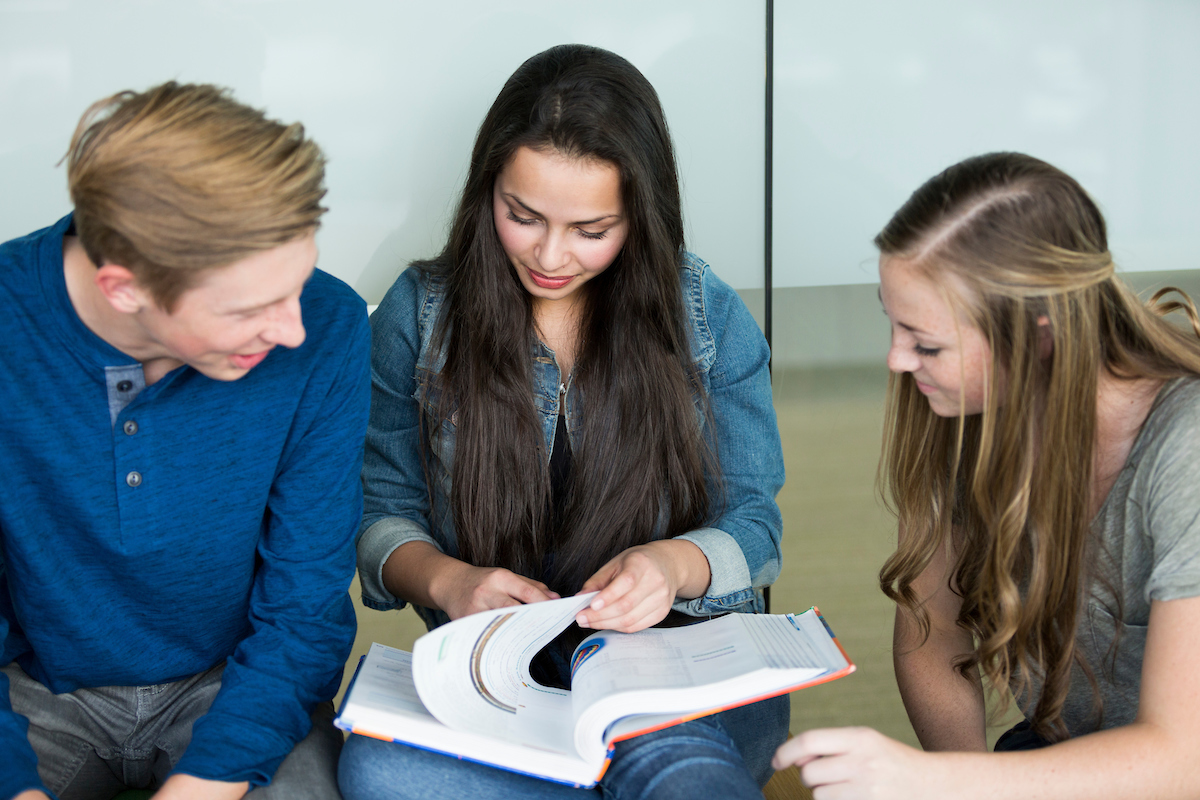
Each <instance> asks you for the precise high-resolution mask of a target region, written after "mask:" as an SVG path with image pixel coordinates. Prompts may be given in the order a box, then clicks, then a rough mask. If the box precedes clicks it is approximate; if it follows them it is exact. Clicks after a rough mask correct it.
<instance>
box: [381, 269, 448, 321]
mask: <svg viewBox="0 0 1200 800" xmlns="http://www.w3.org/2000/svg"><path fill="white" fill-rule="evenodd" d="M445 295H446V282H445V279H444V278H443V277H441V276H437V275H432V274H430V273H429V272H427V271H426V270H423V269H421V268H420V267H416V266H411V267H408V268H407V269H406V270H404V271H403V272H401V273H400V276H399V277H398V278H396V281H395V283H393V284H392V286H391V288H390V289H388V291H387V294H385V295H384V297H383V300H382V301H381V302H380V304H379V308H377V309H375V313H374V314H372V315H371V320H372V326H373V327H379V326H380V325H381V324H382V325H384V326H386V327H389V328H400V329H402V330H407V329H408V328H414V329H415V328H417V327H419V328H421V329H422V333H423V334H424V336H428V333H427V332H425V331H424V329H425V328H428V327H431V326H432V323H433V322H435V321H436V320H437V315H438V314H439V313H440V311H441V307H442V303H443V300H444V299H445Z"/></svg>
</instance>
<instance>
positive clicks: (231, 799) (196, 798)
mask: <svg viewBox="0 0 1200 800" xmlns="http://www.w3.org/2000/svg"><path fill="white" fill-rule="evenodd" d="M248 791H250V784H249V783H247V782H246V781H239V782H237V783H229V782H228V781H212V780H208V779H206V778H197V777H196V776H195V775H185V774H183V773H181V772H177V773H175V774H174V775H172V776H171V777H169V778H167V782H166V783H164V784H163V786H162V788H161V789H159V790H158V791H157V792H155V793H154V800H238V798H240V797H242V796H243V795H245V794H246V792H248Z"/></svg>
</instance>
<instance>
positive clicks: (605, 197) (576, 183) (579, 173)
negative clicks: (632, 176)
mask: <svg viewBox="0 0 1200 800" xmlns="http://www.w3.org/2000/svg"><path fill="white" fill-rule="evenodd" d="M496 189H497V191H498V192H500V193H501V194H512V195H515V196H516V199H518V200H520V201H521V202H522V203H523V204H525V205H527V206H528V207H529V208H530V209H532V210H534V211H538V212H542V213H555V214H558V215H562V216H566V217H571V218H573V219H590V218H593V217H595V216H598V214H597V212H601V213H607V214H619V213H621V176H620V172H619V171H618V170H617V167H616V165H615V164H613V163H612V162H610V161H603V160H601V159H596V158H573V157H571V156H566V155H563V154H562V153H561V152H559V151H558V150H534V149H532V148H529V147H519V148H517V151H516V152H515V153H513V155H512V158H510V159H509V161H508V163H507V164H506V165H505V166H504V169H503V170H501V172H500V175H499V176H498V177H497V179H496ZM542 206H552V207H553V208H543V207H542Z"/></svg>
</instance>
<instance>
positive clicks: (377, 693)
mask: <svg viewBox="0 0 1200 800" xmlns="http://www.w3.org/2000/svg"><path fill="white" fill-rule="evenodd" d="M411 659H412V656H411V655H410V654H409V653H406V652H404V651H402V650H396V649H394V648H391V647H386V646H385V645H381V644H373V645H371V650H370V652H369V653H368V655H367V656H366V658H365V659H364V660H363V662H362V664H361V666H360V667H359V669H358V671H357V673H356V674H355V678H354V682H353V683H352V684H351V686H350V690H349V691H348V692H347V693H346V698H345V699H344V700H343V701H342V707H341V709H340V712H339V715H338V717H337V719H336V720H335V724H336V725H337V726H338V727H339V728H342V729H343V730H350V731H353V732H355V733H360V734H364V735H367V736H373V737H375V738H379V739H392V740H395V741H398V742H403V743H406V744H410V745H412V746H414V747H420V748H424V749H427V750H432V751H434V752H438V753H445V754H447V755H451V756H457V757H459V758H465V759H469V760H472V761H477V762H479V763H482V764H491V765H493V766H497V767H502V768H504V769H510V770H514V771H516V772H523V773H526V774H531V775H536V776H538V777H542V778H546V779H548V780H555V781H559V782H562V783H566V784H569V785H574V786H591V785H593V784H594V783H595V782H596V778H597V776H598V775H599V773H600V771H601V768H602V766H603V763H604V762H603V754H601V756H600V758H599V760H596V759H595V758H594V759H593V760H592V761H591V762H585V761H583V760H582V759H580V758H579V756H578V755H577V754H576V753H575V752H574V747H573V746H572V739H571V730H570V727H571V709H570V702H569V700H568V699H567V698H565V697H555V696H550V695H537V696H535V697H533V698H532V699H531V700H530V701H529V706H530V707H531V713H530V714H529V718H528V719H527V720H526V719H525V714H523V713H519V714H517V715H516V718H517V720H518V721H519V725H520V726H521V727H523V729H525V731H526V732H527V735H525V736H506V737H502V738H496V737H492V736H486V735H483V734H479V733H472V732H470V731H462V730H455V729H453V728H450V727H448V726H446V725H443V724H442V723H441V722H439V721H438V720H437V719H435V718H434V717H433V715H432V714H430V713H429V711H428V710H427V709H426V708H425V706H424V705H423V704H422V702H421V700H420V698H419V696H418V694H417V688H416V686H415V685H414V683H413V676H412V666H411ZM555 703H557V704H559V705H558V707H555ZM563 704H565V705H566V708H565V709H564V708H562V705H563ZM519 739H527V740H528V741H524V742H523V741H519Z"/></svg>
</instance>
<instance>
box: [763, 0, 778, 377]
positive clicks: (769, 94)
mask: <svg viewBox="0 0 1200 800" xmlns="http://www.w3.org/2000/svg"><path fill="white" fill-rule="evenodd" d="M774 101H775V3H774V0H767V59H766V102H765V104H764V107H765V110H766V113H765V123H766V124H765V125H764V126H763V130H764V145H765V146H764V148H763V153H764V156H765V163H764V165H763V290H764V291H763V334H764V335H765V336H766V337H767V345H768V346H770V345H771V289H772V275H771V268H772V262H771V257H772V255H773V250H774V243H773V241H772V223H773V221H774V220H773V217H774V215H775V211H774V202H773V193H774V189H775V187H774V172H775V168H774V163H773V161H774V146H775V143H774V136H773V135H774V127H775V102H774ZM772 361H774V359H773V358H772Z"/></svg>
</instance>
